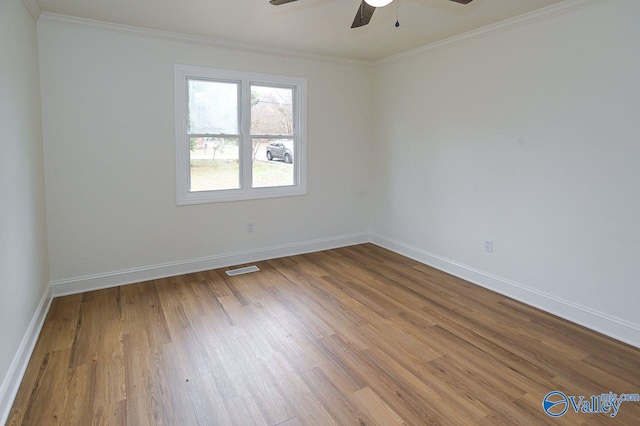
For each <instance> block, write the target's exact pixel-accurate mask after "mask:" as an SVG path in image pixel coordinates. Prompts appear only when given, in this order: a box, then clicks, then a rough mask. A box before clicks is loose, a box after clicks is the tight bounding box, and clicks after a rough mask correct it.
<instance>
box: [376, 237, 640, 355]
mask: <svg viewBox="0 0 640 426" xmlns="http://www.w3.org/2000/svg"><path fill="white" fill-rule="evenodd" d="M370 241H371V242H372V243H373V244H375V245H377V246H380V247H383V248H385V249H387V250H391V251H393V252H395V253H398V254H401V255H403V256H406V257H409V258H411V259H413V260H416V261H418V262H421V263H424V264H426V265H429V266H432V267H434V268H436V269H439V270H441V271H444V272H446V273H449V274H451V275H455V276H456V277H459V278H462V279H464V280H466V281H469V282H472V283H474V284H476V285H479V286H481V287H485V288H488V289H489V290H493V291H495V292H497V293H500V294H502V295H504V296H507V297H510V298H512V299H516V300H518V301H520V302H523V303H526V304H527V305H530V306H533V307H536V308H538V309H541V310H543V311H545V312H549V313H551V314H553V315H557V316H559V317H561V318H564V319H566V320H569V321H571V322H574V323H576V324H580V325H582V326H584V327H587V328H589V329H591V330H594V331H597V332H599V333H602V334H604V335H606V336H609V337H612V338H614V339H616V340H620V341H622V342H625V343H628V344H630V345H632V346H635V347H637V348H640V325H637V324H632V323H629V322H627V321H624V320H622V319H620V318H615V317H613V316H611V315H608V314H604V313H602V312H598V311H596V310H594V309H591V308H587V307H585V306H581V305H578V304H577V303H573V302H570V301H568V300H564V299H561V298H559V297H556V296H554V295H551V294H548V293H544V292H542V291H538V290H535V289H533V288H530V287H527V286H525V285H522V284H519V283H516V282H513V281H510V280H508V279H505V278H501V277H498V276H495V275H492V274H489V273H487V272H483V271H480V270H478V269H475V268H472V267H470V266H467V265H463V264H461V263H458V262H455V261H453V260H449V259H445V258H443V257H441V256H438V255H435V254H433V253H429V252H427V251H425V250H422V249H419V248H417V247H413V246H410V245H408V244H404V243H401V242H399V241H395V240H392V239H390V238H387V237H384V236H382V235H378V234H373V233H372V234H371V240H370Z"/></svg>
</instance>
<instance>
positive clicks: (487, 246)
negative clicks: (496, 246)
mask: <svg viewBox="0 0 640 426" xmlns="http://www.w3.org/2000/svg"><path fill="white" fill-rule="evenodd" d="M484 251H486V252H488V253H493V240H484Z"/></svg>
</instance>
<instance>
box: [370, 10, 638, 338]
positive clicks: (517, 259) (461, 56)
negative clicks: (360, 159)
mask: <svg viewBox="0 0 640 426" xmlns="http://www.w3.org/2000/svg"><path fill="white" fill-rule="evenodd" d="M639 19H640V2H638V1H636V0H615V1H608V2H601V3H596V4H595V5H594V6H590V7H587V8H584V9H581V10H578V11H576V12H573V13H569V14H565V15H561V16H557V17H554V18H552V19H547V20H543V21H541V22H538V23H535V24H532V25H527V26H524V27H521V28H517V29H514V30H510V31H507V32H503V33H500V34H497V35H492V36H490V37H486V38H480V39H476V40H474V41H471V42H468V43H465V44H460V45H456V46H452V47H449V48H446V49H443V50H435V51H431V52H429V53H424V54H421V55H419V56H417V57H413V58H410V59H405V60H401V61H395V62H390V63H387V64H384V65H381V66H380V67H379V68H378V69H377V71H376V75H375V77H374V87H376V89H377V90H376V103H375V105H376V106H375V108H374V122H375V123H377V127H376V128H375V129H374V130H375V132H374V134H375V143H374V147H373V152H372V166H371V175H372V205H373V206H375V208H374V209H373V216H372V232H373V233H374V234H377V235H378V236H380V237H382V238H380V240H381V241H382V242H383V243H385V244H386V245H389V246H393V245H394V244H395V245H396V247H401V246H404V249H406V250H405V251H406V252H408V253H414V254H416V253H418V252H421V253H422V254H421V255H418V256H417V257H421V256H422V257H423V258H424V259H431V260H432V261H433V262H434V263H440V264H441V265H446V264H448V265H449V266H450V268H449V269H451V270H454V271H456V270H457V271H463V270H465V269H466V271H467V272H469V274H468V275H469V276H474V274H473V273H471V272H472V271H474V270H475V271H476V272H477V271H480V272H482V273H488V274H492V275H495V276H497V277H501V278H504V280H502V281H503V282H502V284H507V285H506V286H504V288H503V289H502V290H504V289H506V292H507V293H513V294H515V295H518V294H520V295H521V298H523V299H524V300H527V301H534V300H538V299H539V301H538V302H537V303H535V304H538V305H539V306H542V307H545V308H547V309H549V310H551V311H552V312H553V311H555V312H556V313H559V314H561V315H564V316H567V317H571V316H572V315H573V314H572V313H571V312H570V311H571V310H572V309H573V308H577V310H575V309H574V313H576V315H578V314H579V315H582V314H583V313H589V314H593V315H595V317H598V316H599V317H600V319H603V320H604V322H607V321H613V323H615V324H613V323H612V324H609V325H611V326H614V327H617V326H619V325H622V328H621V329H617V330H613V331H612V330H610V329H607V330H605V328H606V327H605V326H602V327H601V326H600V325H602V324H600V325H598V324H595V323H596V322H598V321H596V320H597V318H595V317H593V318H591V320H593V321H594V323H593V324H588V325H590V326H592V327H594V328H600V329H602V330H603V331H607V332H609V333H610V334H617V335H618V336H617V337H620V338H623V339H625V340H627V341H633V343H635V344H636V345H640V309H639V308H638V301H640V220H639V218H640V190H639V186H638V184H639V182H640V166H639V164H640V144H639V143H638V136H639V135H640V119H639V118H638V113H639V111H640V83H639V81H640V80H639V79H638V76H640V56H639V55H638V42H640V25H638V20H639ZM484 239H492V240H494V253H493V254H489V253H486V252H484V251H483V241H484ZM390 240H394V241H395V242H397V243H400V244H396V243H394V242H393V241H390ZM432 255H435V256H432ZM438 258H442V259H446V260H450V261H453V263H451V262H446V261H445V262H443V263H442V262H440V260H442V259H440V260H438ZM456 264H457V265H456ZM458 266H462V268H459V267H458ZM482 273H481V274H475V276H476V277H480V278H479V280H480V281H482V280H483V278H482V275H483V274H482ZM462 275H465V274H464V273H463V274H462ZM485 278H487V280H485V281H486V283H489V282H491V281H492V280H491V279H490V277H489V276H485ZM498 281H501V280H498ZM510 286H511V287H510ZM498 287H499V286H498ZM519 287H524V288H525V289H529V290H532V291H531V292H527V291H524V292H522V291H521V288H519ZM498 289H500V288H498ZM540 295H542V296H545V297H542V298H539V297H538V296H540ZM554 301H556V302H557V301H559V302H561V303H560V304H559V305H558V304H556V303H554ZM565 302H567V303H565ZM578 311H583V312H582V313H580V312H578ZM574 319H576V318H574ZM578 320H580V319H578ZM591 320H589V319H582V321H581V322H583V323H588V322H589V321H591ZM625 327H627V329H626V331H625V329H624V328H625ZM627 332H628V334H625V333H627Z"/></svg>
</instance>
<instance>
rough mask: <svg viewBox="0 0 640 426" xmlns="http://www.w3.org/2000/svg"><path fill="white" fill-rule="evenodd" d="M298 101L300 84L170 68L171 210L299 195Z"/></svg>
mask: <svg viewBox="0 0 640 426" xmlns="http://www.w3.org/2000/svg"><path fill="white" fill-rule="evenodd" d="M194 71H195V72H194ZM230 77H231V78H230ZM305 96H306V80H304V79H300V78H292V77H282V76H270V75H259V74H250V75H249V74H247V73H240V72H233V71H224V70H214V69H203V68H197V69H195V70H194V69H192V67H186V66H176V101H177V104H176V127H177V141H176V143H177V151H176V152H177V176H178V185H177V188H178V204H192V203H197V202H211V201H225V200H236V199H251V198H265V197H276V196H287V195H301V194H304V193H305V192H306V182H305V179H304V178H305V176H306V174H305V170H304V157H303V156H302V155H301V153H304V143H305V138H304V136H305V135H304V118H305V117H304V111H306V108H304V106H305V104H306V99H305ZM182 102H184V103H183V105H185V106H186V108H184V109H183V108H181V107H180V103H182ZM182 123H185V124H184V125H183V124H182ZM182 129H183V130H182ZM182 135H184V136H182ZM185 151H186V154H185ZM185 160H186V161H185ZM301 160H302V161H301ZM183 181H184V182H183Z"/></svg>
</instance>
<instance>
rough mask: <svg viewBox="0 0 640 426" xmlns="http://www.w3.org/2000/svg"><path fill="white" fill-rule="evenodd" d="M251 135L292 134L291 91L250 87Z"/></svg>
mask: <svg viewBox="0 0 640 426" xmlns="http://www.w3.org/2000/svg"><path fill="white" fill-rule="evenodd" d="M251 134H252V135H292V134H293V89H291V88H283V87H268V86H255V85H252V86H251Z"/></svg>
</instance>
